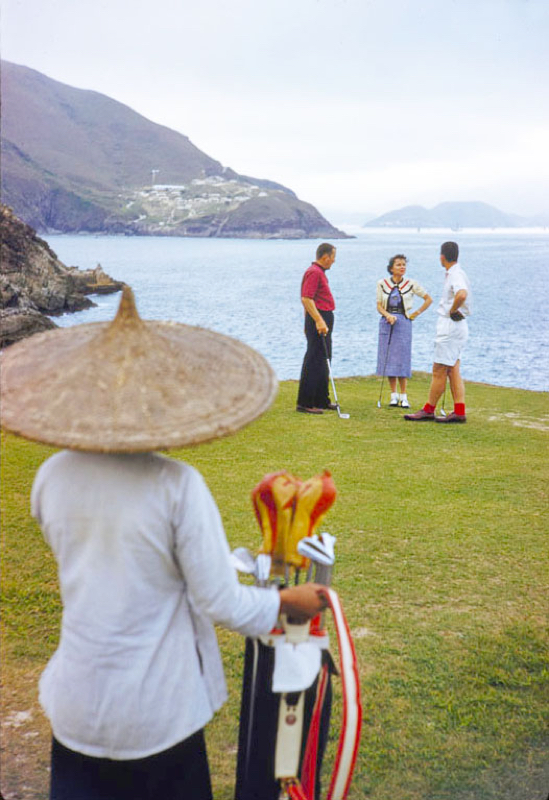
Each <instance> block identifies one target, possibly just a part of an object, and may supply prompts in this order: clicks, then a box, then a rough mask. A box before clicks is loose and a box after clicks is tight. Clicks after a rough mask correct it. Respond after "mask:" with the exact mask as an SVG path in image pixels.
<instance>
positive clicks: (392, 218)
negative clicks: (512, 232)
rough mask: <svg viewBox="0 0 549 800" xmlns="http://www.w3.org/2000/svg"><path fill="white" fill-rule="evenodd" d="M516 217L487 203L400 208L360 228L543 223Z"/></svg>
mask: <svg viewBox="0 0 549 800" xmlns="http://www.w3.org/2000/svg"><path fill="white" fill-rule="evenodd" d="M547 222H549V220H546V221H545V223H543V222H541V221H540V220H538V219H536V220H533V219H532V220H529V219H526V218H524V217H519V216H517V215H516V214H506V213H505V212H503V211H500V210H499V209H498V208H495V207H494V206H491V205H488V204H487V203H478V202H448V203H439V205H437V206H435V207H434V208H431V209H427V208H424V207H423V206H418V205H412V206H404V207H403V208H399V209H397V210H395V211H389V212H388V213H387V214H382V215H381V216H380V217H376V218H375V219H371V220H368V221H367V222H365V223H364V225H363V227H364V228H381V227H385V228H453V229H454V230H456V229H459V228H518V227H524V226H528V225H540V224H547Z"/></svg>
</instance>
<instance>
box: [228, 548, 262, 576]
mask: <svg viewBox="0 0 549 800" xmlns="http://www.w3.org/2000/svg"><path fill="white" fill-rule="evenodd" d="M231 564H232V565H233V567H234V568H235V569H236V570H237V572H242V573H243V574H244V575H255V568H256V566H255V558H254V557H253V555H252V554H251V553H250V551H249V550H248V548H247V547H236V548H235V549H234V550H233V551H232V553H231Z"/></svg>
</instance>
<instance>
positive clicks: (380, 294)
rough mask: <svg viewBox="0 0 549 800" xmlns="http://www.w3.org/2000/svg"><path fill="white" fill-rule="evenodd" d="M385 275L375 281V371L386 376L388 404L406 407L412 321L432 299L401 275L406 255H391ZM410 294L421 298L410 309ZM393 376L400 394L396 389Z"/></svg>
mask: <svg viewBox="0 0 549 800" xmlns="http://www.w3.org/2000/svg"><path fill="white" fill-rule="evenodd" d="M387 272H388V273H389V276H390V277H389V278H382V279H381V280H380V281H378V282H377V290H376V301H377V310H378V312H379V313H380V314H381V319H380V320H379V337H378V349H377V374H378V375H386V376H388V378H389V386H390V388H391V400H390V402H389V405H390V406H392V407H395V406H398V405H400V406H401V407H402V408H410V403H409V402H408V395H407V393H406V387H407V382H408V378H410V377H411V376H412V320H414V319H416V318H417V317H419V315H420V314H423V312H424V311H426V310H427V309H428V308H429V306H430V305H431V303H432V302H433V301H432V299H431V297H429V295H428V294H427V292H426V291H425V289H424V288H423V287H422V286H420V285H419V283H418V282H417V281H415V280H413V279H412V278H405V274H406V256H404V255H396V256H393V257H392V258H391V259H390V261H389V264H388V265H387ZM414 295H418V297H422V298H423V305H422V306H420V308H419V309H418V310H417V311H414V312H412V307H413V302H414ZM397 379H398V383H399V388H400V395H399V393H398V392H397Z"/></svg>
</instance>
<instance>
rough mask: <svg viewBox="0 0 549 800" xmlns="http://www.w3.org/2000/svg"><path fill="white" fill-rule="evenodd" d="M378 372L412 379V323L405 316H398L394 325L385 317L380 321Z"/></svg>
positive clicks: (392, 376)
mask: <svg viewBox="0 0 549 800" xmlns="http://www.w3.org/2000/svg"><path fill="white" fill-rule="evenodd" d="M391 331H392V333H391ZM389 337H390V342H389ZM387 350H388V352H387ZM384 367H385V369H384ZM376 372H377V374H378V375H388V376H389V377H391V378H411V377H412V321H411V320H410V319H408V318H407V317H405V316H404V315H403V314H397V315H396V322H395V324H394V325H390V324H389V323H388V322H387V320H386V319H385V317H381V319H380V320H379V338H378V343H377V370H376Z"/></svg>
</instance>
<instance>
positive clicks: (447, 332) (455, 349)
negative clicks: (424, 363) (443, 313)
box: [433, 317, 469, 367]
mask: <svg viewBox="0 0 549 800" xmlns="http://www.w3.org/2000/svg"><path fill="white" fill-rule="evenodd" d="M468 338H469V327H468V325H467V320H466V319H462V320H460V321H459V322H454V320H453V319H450V317H439V318H438V320H437V332H436V335H435V357H434V359H433V360H434V362H435V364H445V365H446V366H448V367H453V366H454V364H455V363H456V362H457V361H459V359H460V358H461V353H462V351H463V348H464V347H465V343H466V342H467V339H468Z"/></svg>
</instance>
